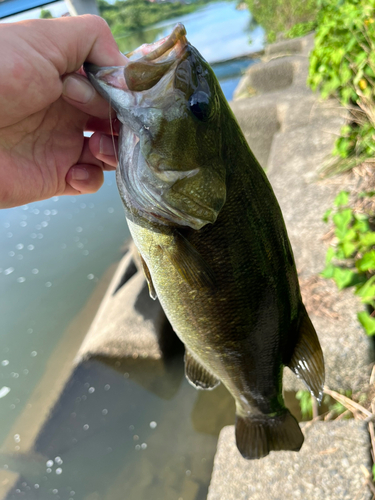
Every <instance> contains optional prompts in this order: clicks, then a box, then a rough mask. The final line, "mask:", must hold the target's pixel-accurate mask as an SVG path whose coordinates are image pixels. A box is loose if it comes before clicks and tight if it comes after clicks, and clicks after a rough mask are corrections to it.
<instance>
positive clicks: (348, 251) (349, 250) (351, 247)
mask: <svg viewBox="0 0 375 500" xmlns="http://www.w3.org/2000/svg"><path fill="white" fill-rule="evenodd" d="M342 250H343V252H344V255H345V257H346V258H349V257H351V256H352V255H353V254H354V253H355V251H356V250H357V245H356V244H355V243H353V242H351V241H344V243H343V244H342Z"/></svg>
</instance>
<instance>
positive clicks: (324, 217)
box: [323, 208, 332, 222]
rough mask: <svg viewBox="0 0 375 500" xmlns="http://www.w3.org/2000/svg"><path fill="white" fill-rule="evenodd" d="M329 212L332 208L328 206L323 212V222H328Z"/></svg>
mask: <svg viewBox="0 0 375 500" xmlns="http://www.w3.org/2000/svg"><path fill="white" fill-rule="evenodd" d="M331 213H332V208H329V209H328V210H326V211H325V212H324V215H323V222H328V221H329V216H330V215H331Z"/></svg>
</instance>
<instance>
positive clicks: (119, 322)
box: [76, 246, 180, 364]
mask: <svg viewBox="0 0 375 500" xmlns="http://www.w3.org/2000/svg"><path fill="white" fill-rule="evenodd" d="M134 248H135V247H133V246H131V249H130V250H129V251H128V252H127V254H126V255H125V256H124V257H123V259H122V260H121V262H120V264H119V267H118V269H117V271H116V274H115V276H114V277H113V280H112V282H111V284H110V286H109V287H108V290H107V293H106V295H105V297H104V298H103V301H102V304H101V306H100V308H99V310H98V313H97V315H96V316H95V318H94V321H93V323H92V325H91V327H90V330H89V331H88V333H87V335H86V337H85V340H84V342H83V344H82V346H81V348H80V350H79V352H78V355H77V358H76V363H77V364H78V363H80V362H81V361H82V360H86V359H89V358H93V357H98V356H99V357H101V358H116V359H122V360H123V359H127V358H128V359H131V360H137V359H141V360H146V359H153V360H158V361H159V360H160V361H161V360H162V358H163V357H165V356H168V354H169V353H170V352H171V351H174V349H177V350H178V349H179V348H180V342H179V341H178V340H177V337H176V335H175V334H174V333H173V331H172V329H171V327H170V325H169V322H168V321H167V319H166V317H165V314H164V312H163V310H162V308H161V306H160V303H159V301H158V300H152V299H151V298H150V295H149V291H148V286H147V282H146V280H145V277H144V273H143V270H142V269H140V268H139V263H138V262H137V256H136V255H137V254H135V252H136V250H134Z"/></svg>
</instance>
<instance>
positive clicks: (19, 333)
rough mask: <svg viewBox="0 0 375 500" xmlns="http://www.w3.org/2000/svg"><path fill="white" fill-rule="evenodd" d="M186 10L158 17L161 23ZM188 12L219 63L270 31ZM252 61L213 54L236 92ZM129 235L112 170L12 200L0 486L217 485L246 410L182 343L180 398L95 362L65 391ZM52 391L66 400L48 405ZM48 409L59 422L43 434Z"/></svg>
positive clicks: (166, 27) (67, 491)
mask: <svg viewBox="0 0 375 500" xmlns="http://www.w3.org/2000/svg"><path fill="white" fill-rule="evenodd" d="M175 21H176V20H172V21H168V22H165V23H161V24H160V25H157V26H156V27H154V29H155V30H157V37H158V38H159V36H164V35H165V34H167V33H168V32H170V30H171V27H173V25H174V24H175ZM179 21H181V22H183V23H184V24H185V26H186V28H187V31H188V38H189V40H190V41H191V42H192V43H193V44H194V45H196V46H197V47H198V49H199V50H200V51H201V52H202V54H203V55H204V56H205V58H206V59H207V60H208V61H209V62H211V63H217V62H218V61H222V60H226V59H230V58H234V57H238V56H242V55H244V54H245V53H249V52H251V51H258V50H259V49H261V48H262V44H263V31H262V30H261V28H259V27H256V26H254V25H252V24H251V22H250V21H251V17H250V14H249V13H248V11H246V10H245V11H243V10H242V11H238V10H236V9H235V4H234V3H233V2H218V3H212V4H209V5H208V6H206V7H204V8H203V9H201V10H199V11H197V12H195V13H193V14H190V15H188V16H184V17H183V18H182V19H179ZM251 26H252V27H251ZM250 28H251V33H250ZM250 37H251V40H252V42H251V43H250V42H249V41H250ZM119 41H120V40H119ZM121 43H126V44H129V43H130V44H131V43H132V42H131V41H129V40H126V39H124V41H122V42H121V41H120V44H121ZM137 45H138V43H137ZM249 63H250V62H249V61H245V62H243V61H239V62H238V61H237V62H235V63H231V62H229V63H227V64H224V65H216V66H215V71H216V72H217V74H218V76H219V78H220V81H221V84H222V86H223V89H224V92H225V94H226V96H227V98H228V99H230V98H231V96H232V93H233V90H234V88H235V86H236V84H237V82H238V79H239V74H238V73H239V72H240V71H241V70H243V69H244V67H245V66H246V65H248V64H249ZM128 236H129V232H128V228H127V226H126V222H125V218H124V214H123V209H122V206H121V201H120V198H119V195H118V192H117V188H116V185H115V179H114V174H113V173H106V174H105V183H104V185H103V187H102V188H101V189H100V191H99V193H97V194H95V195H85V196H81V197H55V198H53V199H50V200H46V201H41V202H37V203H32V204H30V205H26V206H23V207H17V208H13V209H9V210H2V211H0V241H1V246H0V304H1V305H0V308H1V310H0V312H1V346H0V422H1V426H0V442H1V443H3V444H2V447H1V449H0V469H1V468H4V469H6V470H8V471H10V470H11V471H14V472H17V473H21V478H20V479H19V480H18V481H17V482H16V484H15V486H14V487H13V488H12V489H11V490H10V493H9V494H8V496H6V495H5V493H4V494H3V496H2V497H1V493H0V499H1V498H4V499H5V498H7V499H8V500H10V499H18V498H19V496H20V495H22V496H23V497H24V498H27V499H30V500H32V499H40V500H44V499H55V500H59V499H60V500H68V499H70V500H71V499H76V500H77V499H79V500H81V499H82V500H102V499H103V500H115V499H119V500H120V499H121V500H122V499H124V498H126V500H132V499H134V500H143V499H145V500H146V499H150V498H152V499H153V500H159V499H160V500H168V499H169V498H170V499H171V500H172V499H174V500H178V499H183V500H201V499H202V500H203V499H204V498H206V495H207V485H208V482H209V478H210V472H211V467H212V459H213V454H214V451H215V447H216V440H217V435H218V432H219V430H220V428H221V427H222V425H224V424H225V423H232V422H233V417H234V414H233V411H234V410H233V405H232V402H231V400H230V398H228V397H227V395H226V393H225V391H224V390H223V389H218V390H216V391H213V392H212V393H204V394H203V393H202V392H198V391H195V390H194V389H193V388H191V387H190V386H189V385H188V384H187V382H186V381H185V380H184V378H183V373H182V369H183V366H182V357H181V356H180V357H179V358H178V360H177V361H176V366H175V369H174V370H172V375H171V374H169V375H168V376H169V377H170V381H171V384H172V385H173V387H175V389H174V390H173V391H172V392H173V395H172V396H171V395H169V396H168V398H169V399H168V398H163V397H160V394H159V395H156V394H155V393H153V392H151V391H149V390H147V389H145V388H143V387H141V386H140V385H139V384H137V383H136V382H135V381H133V380H132V378H131V377H129V376H128V378H126V377H124V376H123V374H119V372H118V371H115V370H113V369H111V368H110V367H105V366H103V365H100V364H98V363H90V362H89V363H86V364H84V365H81V366H79V367H78V368H77V370H76V372H75V374H74V377H72V380H71V383H70V385H69V388H68V389H67V388H66V389H65V391H64V392H63V394H62V395H60V394H59V390H60V388H59V384H58V381H59V373H60V372H59V370H60V369H61V366H62V364H63V363H68V364H71V363H72V361H73V358H74V356H75V352H76V349H77V348H78V347H79V342H80V340H81V339H83V338H84V334H85V332H86V331H87V328H88V326H89V324H90V320H91V319H92V314H93V311H94V310H95V307H97V305H98V304H97V299H95V291H96V293H98V292H97V287H98V286H99V285H100V282H101V280H102V277H103V275H104V274H105V272H106V270H107V269H108V268H109V267H110V266H111V265H112V264H113V263H115V262H117V261H118V260H119V259H120V257H121V255H122V246H123V243H124V241H125V240H126V239H127V238H128ZM102 286H103V285H102ZM93 294H94V298H93ZM72 332H73V333H72ZM69 335H70V337H69V338H71V339H72V340H71V341H69V342H67V341H66V339H67V338H68V336H69ZM64 342H65V343H64ZM67 346H68V347H67ZM176 380H177V381H178V383H177V385H176ZM40 388H43V390H42V394H40V393H38V391H40V390H41V389H40ZM109 388H110V390H109ZM92 389H93V390H92ZM55 393H56V394H55ZM48 398H49V399H51V398H52V399H53V398H55V399H56V401H57V406H56V407H55V410H54V412H53V413H52V416H51V417H50V418H45V419H44V418H40V415H43V413H44V412H45V411H46V408H45V407H44V406H43V405H44V403H43V401H44V400H45V399H48ZM28 412H29V413H28ZM28 415H29V417H28ZM39 418H40V422H43V421H46V422H47V423H46V425H45V427H44V428H43V430H42V429H40V432H39V438H38V440H37V443H36V445H35V446H33V447H31V445H30V443H32V441H33V438H32V437H30V433H31V431H30V429H31V428H33V426H34V427H35V426H37V423H38V419H39ZM35 432H36V431H35ZM37 434H38V432H36V435H37ZM138 445H139V447H138ZM47 462H48V463H47ZM4 491H5V490H4ZM124 491H126V494H124Z"/></svg>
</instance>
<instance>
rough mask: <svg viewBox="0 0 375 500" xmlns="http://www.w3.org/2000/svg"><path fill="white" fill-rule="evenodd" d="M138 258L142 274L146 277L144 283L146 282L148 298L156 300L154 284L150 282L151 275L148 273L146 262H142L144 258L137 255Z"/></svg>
mask: <svg viewBox="0 0 375 500" xmlns="http://www.w3.org/2000/svg"><path fill="white" fill-rule="evenodd" d="M139 256H140V258H141V263H142V268H143V272H144V274H145V277H146V281H147V284H148V290H149V292H150V297H151V298H152V299H153V300H156V298H157V295H156V291H155V288H154V284H153V282H152V277H151V273H150V270H149V268H148V266H147V264H146V262H145V261H144V258H143V257H142V255H141V254H139Z"/></svg>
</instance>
